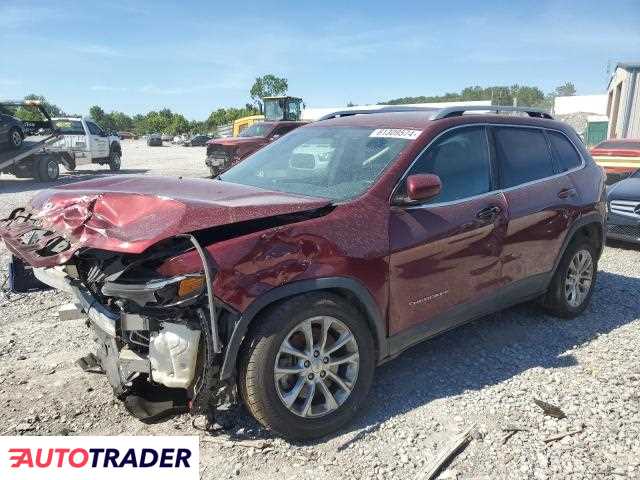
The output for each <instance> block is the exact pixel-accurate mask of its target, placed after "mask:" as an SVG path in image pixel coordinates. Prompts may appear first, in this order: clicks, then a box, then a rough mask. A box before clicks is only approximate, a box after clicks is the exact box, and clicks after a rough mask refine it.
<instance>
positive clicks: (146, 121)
mask: <svg viewBox="0 0 640 480" xmlns="http://www.w3.org/2000/svg"><path fill="white" fill-rule="evenodd" d="M288 88H289V85H288V82H287V79H286V78H280V77H277V76H275V75H272V74H268V75H263V76H262V77H258V78H256V80H255V82H254V84H253V86H252V87H251V89H250V90H249V96H250V98H251V100H252V103H247V104H246V105H245V106H244V107H229V108H218V109H217V110H214V111H212V112H211V113H210V114H209V116H208V117H207V118H206V119H205V120H204V121H200V120H188V119H187V118H186V117H185V116H184V115H182V114H181V113H177V112H173V111H171V110H170V109H168V108H164V109H162V110H159V111H155V110H153V111H150V112H147V113H144V114H141V113H140V114H135V115H128V114H126V113H124V112H120V111H116V110H114V111H111V112H105V111H104V109H103V108H102V107H100V106H99V105H94V106H92V107H91V108H90V109H89V115H90V116H91V117H92V118H93V119H94V120H95V121H96V122H98V124H100V125H101V126H102V127H103V128H105V129H107V130H113V131H117V132H133V133H136V134H138V135H144V134H148V133H166V134H170V135H180V134H183V133H204V132H212V131H214V130H215V129H216V128H217V127H219V126H221V125H226V124H229V123H231V122H233V121H234V120H237V119H238V118H242V117H246V116H249V115H256V114H260V113H261V112H262V99H263V98H264V97H267V96H274V95H285V94H286V93H287V90H288ZM575 93H576V89H575V86H574V85H573V83H571V82H566V83H564V84H563V85H561V86H559V87H557V88H556V89H555V90H554V91H553V92H549V93H546V94H545V93H544V92H543V91H542V90H541V89H540V88H538V87H533V86H527V85H512V86H509V87H508V86H493V87H480V86H472V87H467V88H465V89H463V90H462V91H460V92H449V93H445V94H444V95H433V96H416V97H401V98H395V99H392V100H387V101H384V102H379V105H402V104H409V103H431V102H457V101H469V100H491V102H492V104H493V105H514V104H517V105H520V106H528V107H541V108H551V107H552V106H553V99H554V97H556V96H566V95H575ZM24 98H25V100H39V101H40V102H41V103H42V104H43V105H44V107H45V109H46V110H47V111H48V112H49V114H50V115H51V116H52V117H66V116H79V115H71V114H68V113H66V112H65V111H64V110H63V109H62V108H60V107H58V106H57V105H55V104H53V103H51V102H49V101H48V100H47V99H46V98H45V97H43V96H41V95H35V94H30V95H27V96H26V97H24ZM352 105H354V104H353V103H351V102H349V106H352ZM5 110H6V109H5ZM7 113H10V114H12V115H15V116H16V117H18V118H21V119H23V120H37V118H36V116H37V113H36V112H34V111H33V110H32V109H28V108H24V107H19V108H17V109H13V110H11V111H8V112H7Z"/></svg>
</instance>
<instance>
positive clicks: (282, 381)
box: [238, 292, 375, 440]
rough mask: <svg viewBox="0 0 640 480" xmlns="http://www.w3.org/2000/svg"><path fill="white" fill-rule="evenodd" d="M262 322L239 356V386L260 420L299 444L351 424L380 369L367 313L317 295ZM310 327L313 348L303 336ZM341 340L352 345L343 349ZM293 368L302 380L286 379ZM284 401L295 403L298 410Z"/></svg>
mask: <svg viewBox="0 0 640 480" xmlns="http://www.w3.org/2000/svg"><path fill="white" fill-rule="evenodd" d="M255 322H256V323H255V325H256V327H255V329H254V330H253V331H251V332H249V334H248V335H247V338H246V339H245V341H244V344H243V349H242V351H241V354H240V358H239V379H238V380H239V381H238V385H239V387H240V393H241V395H242V398H243V400H244V403H245V406H246V407H247V409H248V410H249V412H250V413H251V414H252V415H253V416H254V417H255V418H256V420H258V422H260V423H261V424H262V425H263V426H265V427H266V428H268V429H271V430H273V431H275V432H277V433H278V434H280V435H282V436H284V437H286V438H289V439H294V440H305V439H312V438H318V437H322V436H324V435H327V434H329V433H332V432H335V431H336V430H338V429H339V428H341V427H342V426H343V425H345V424H346V423H347V422H349V421H350V420H351V419H352V418H353V416H354V415H355V413H356V412H357V411H358V409H359V408H360V406H361V404H362V403H363V401H364V399H365V397H366V395H367V393H368V392H369V388H370V387H371V383H372V380H373V371H374V367H375V347H374V342H373V337H372V335H371V332H370V330H369V327H368V325H367V322H366V320H365V319H364V318H363V317H362V315H361V314H360V312H359V311H358V310H356V309H355V308H354V307H353V306H352V305H350V304H349V303H347V302H346V301H344V300H343V299H342V298H341V297H339V296H337V295H333V294H330V293H324V292H322V293H320V292H318V293H309V294H305V295H300V296H298V297H294V298H291V299H289V300H285V301H283V302H281V303H278V304H276V305H274V306H272V307H270V308H268V309H267V310H266V311H265V312H263V313H262V314H261V315H260V318H257V319H256V320H255ZM325 322H326V323H325ZM327 324H328V326H327V327H325V325H327ZM306 326H308V328H310V329H311V330H308V331H311V332H312V333H311V343H313V346H312V347H308V348H307V346H308V345H309V341H307V338H308V337H307V336H306V335H304V334H303V333H302V332H303V330H301V329H302V328H304V327H306ZM325 328H326V331H327V332H328V333H327V334H326V336H325V338H326V340H325V341H324V342H323V341H322V338H323V333H322V332H323V331H325ZM349 334H350V335H349ZM301 336H302V337H301ZM300 338H302V340H300ZM338 339H348V343H345V344H344V345H343V346H339V345H338ZM294 340H296V341H297V343H296V342H294ZM300 341H301V342H302V345H303V346H300V345H301V344H300ZM294 344H295V351H296V352H297V355H290V354H288V353H287V352H286V351H285V349H286V347H285V345H294ZM322 345H324V347H322ZM335 346H338V348H337V349H336V350H335V351H333V352H332V351H331V349H332V348H334V347H335ZM301 353H304V355H305V356H304V357H301V356H300V354H301ZM314 356H315V358H314ZM283 361H284V362H289V363H286V365H289V364H291V367H287V366H283V365H282V362H283ZM276 368H277V369H278V372H277V373H276ZM288 368H293V369H295V373H287V374H282V373H281V372H282V371H283V370H282V369H285V370H286V371H289V370H287V369H288ZM341 383H342V385H341ZM296 387H298V388H296ZM285 397H288V398H292V399H293V400H292V402H291V405H286V404H285V402H286V400H285Z"/></svg>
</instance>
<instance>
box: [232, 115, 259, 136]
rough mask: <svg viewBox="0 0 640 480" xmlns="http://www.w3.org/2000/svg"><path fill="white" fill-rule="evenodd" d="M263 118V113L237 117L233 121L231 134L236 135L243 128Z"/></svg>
mask: <svg viewBox="0 0 640 480" xmlns="http://www.w3.org/2000/svg"><path fill="white" fill-rule="evenodd" d="M263 120H264V115H249V116H248V117H242V118H238V119H237V120H234V121H233V130H232V135H233V136H234V137H237V136H238V135H240V132H242V131H243V130H244V129H246V128H248V127H250V126H251V125H253V124H254V123H256V122H261V121H263Z"/></svg>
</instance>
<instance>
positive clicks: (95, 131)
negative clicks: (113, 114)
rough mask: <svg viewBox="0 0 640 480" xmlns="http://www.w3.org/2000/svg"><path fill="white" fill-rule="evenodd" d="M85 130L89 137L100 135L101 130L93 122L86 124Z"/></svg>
mask: <svg viewBox="0 0 640 480" xmlns="http://www.w3.org/2000/svg"><path fill="white" fill-rule="evenodd" d="M87 128H88V129H89V132H91V135H102V129H101V128H100V127H99V126H98V125H96V124H95V123H93V122H87Z"/></svg>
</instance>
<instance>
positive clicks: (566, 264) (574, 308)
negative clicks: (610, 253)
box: [542, 237, 598, 318]
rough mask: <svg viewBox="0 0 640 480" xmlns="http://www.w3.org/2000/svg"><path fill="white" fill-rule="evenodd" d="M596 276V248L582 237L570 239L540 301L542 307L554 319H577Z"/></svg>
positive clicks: (591, 289)
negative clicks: (553, 316)
mask: <svg viewBox="0 0 640 480" xmlns="http://www.w3.org/2000/svg"><path fill="white" fill-rule="evenodd" d="M597 273H598V256H597V253H596V249H595V247H594V246H593V245H592V244H591V242H589V241H588V240H587V239H585V238H583V237H578V238H576V239H574V240H572V242H571V243H570V244H569V246H568V247H567V250H566V251H565V253H564V255H563V256H562V260H560V263H559V264H558V268H557V269H556V272H555V274H554V276H553V279H552V280H551V285H550V286H549V290H548V291H547V293H546V295H545V296H544V297H543V299H542V305H543V307H544V308H546V309H547V310H548V311H549V312H550V313H551V314H552V315H555V316H557V317H561V318H574V317H577V316H578V315H580V314H581V313H582V312H584V310H585V309H586V308H587V307H588V306H589V302H590V301H591V296H592V295H593V288H594V286H595V282H596V276H597Z"/></svg>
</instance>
